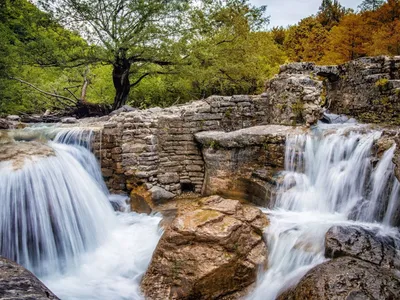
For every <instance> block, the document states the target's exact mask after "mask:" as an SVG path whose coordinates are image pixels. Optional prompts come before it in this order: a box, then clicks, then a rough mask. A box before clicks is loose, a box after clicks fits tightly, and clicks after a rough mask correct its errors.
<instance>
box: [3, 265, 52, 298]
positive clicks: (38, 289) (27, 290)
mask: <svg viewBox="0 0 400 300" xmlns="http://www.w3.org/2000/svg"><path fill="white" fill-rule="evenodd" d="M0 299H10V300H14V299H15V300H22V299H37V300H44V299H46V300H48V299H58V297H57V296H56V295H54V294H53V293H52V292H51V291H50V290H49V289H48V288H47V287H46V286H45V285H44V284H43V283H42V282H41V281H40V280H39V279H37V278H36V277H35V276H34V275H33V274H32V273H31V272H29V271H28V270H26V269H25V268H24V267H22V266H20V265H18V264H17V263H15V262H13V261H11V260H8V259H6V258H4V257H0Z"/></svg>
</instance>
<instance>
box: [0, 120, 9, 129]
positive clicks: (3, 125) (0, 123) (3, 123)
mask: <svg viewBox="0 0 400 300" xmlns="http://www.w3.org/2000/svg"><path fill="white" fill-rule="evenodd" d="M10 128H12V123H11V122H10V121H9V120H6V119H1V118H0V129H10Z"/></svg>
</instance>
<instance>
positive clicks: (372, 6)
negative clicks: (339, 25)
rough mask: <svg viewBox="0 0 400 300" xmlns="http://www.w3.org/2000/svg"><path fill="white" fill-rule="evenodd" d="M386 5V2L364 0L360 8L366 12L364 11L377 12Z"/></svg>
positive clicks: (381, 0)
mask: <svg viewBox="0 0 400 300" xmlns="http://www.w3.org/2000/svg"><path fill="white" fill-rule="evenodd" d="M384 3H385V1H384V0H364V1H363V2H362V3H361V4H360V5H359V6H358V8H359V9H360V10H361V11H362V12H364V11H368V10H370V11H375V10H377V9H378V8H379V7H381V6H382V5H383V4H384Z"/></svg>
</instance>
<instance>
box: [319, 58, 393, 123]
mask: <svg viewBox="0 0 400 300" xmlns="http://www.w3.org/2000/svg"><path fill="white" fill-rule="evenodd" d="M320 75H323V76H326V77H327V78H328V81H327V82H326V83H327V86H326V100H327V101H326V102H327V103H326V106H327V108H328V109H329V110H330V111H331V112H333V113H337V114H346V115H350V116H352V117H354V118H356V119H357V120H358V121H360V122H363V123H386V124H388V123H389V124H396V125H398V124H400V118H399V111H400V101H399V99H400V56H394V57H388V56H376V57H363V58H359V59H356V60H353V61H349V62H347V63H345V64H342V65H339V66H337V67H336V68H335V71H333V72H330V73H329V72H321V74H320ZM332 75H335V76H333V77H332Z"/></svg>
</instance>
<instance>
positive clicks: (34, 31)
mask: <svg viewBox="0 0 400 300" xmlns="http://www.w3.org/2000/svg"><path fill="white" fill-rule="evenodd" d="M268 23H269V16H268V7H266V6H261V7H255V6H253V5H251V4H250V3H249V1H246V0H225V1H223V0H218V1H210V0H202V1H190V0H185V1H179V0H169V1H164V0H151V1H150V0H93V1H85V0H55V1H49V0H37V1H28V0H0V116H1V115H7V114H43V113H45V111H51V112H57V111H65V110H66V109H69V108H71V107H76V106H77V105H82V104H86V103H92V104H96V105H99V106H101V107H103V108H104V109H105V111H111V110H114V109H118V108H120V107H121V106H123V105H125V104H129V105H131V106H133V107H138V108H148V107H152V106H160V107H165V106H170V105H174V104H181V103H185V102H187V101H189V100H196V99H202V98H205V97H208V96H210V95H214V94H220V95H233V94H257V93H261V92H262V90H263V88H264V82H265V80H266V79H268V78H271V77H272V76H274V75H275V74H276V73H277V72H278V70H279V66H280V65H281V64H284V63H286V62H301V61H312V62H315V63H317V64H323V65H326V64H341V63H344V62H346V61H349V60H352V59H356V58H359V57H364V56H372V55H389V56H394V55H400V1H399V0H388V1H382V0H364V1H360V5H359V7H358V9H357V10H352V9H347V8H345V7H344V6H342V5H341V4H340V2H339V1H337V0H323V1H322V3H321V5H320V8H319V10H318V11H316V12H315V14H313V15H311V16H309V17H306V18H304V19H302V20H301V21H300V22H298V24H296V25H293V26H288V27H286V28H284V27H274V28H271V29H267V28H268Z"/></svg>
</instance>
